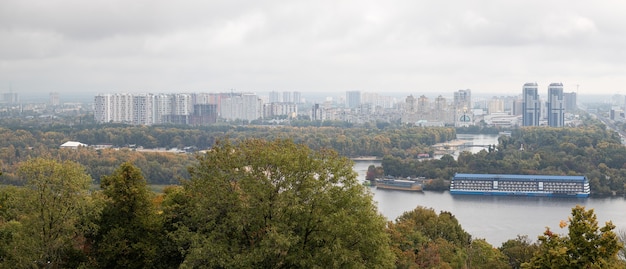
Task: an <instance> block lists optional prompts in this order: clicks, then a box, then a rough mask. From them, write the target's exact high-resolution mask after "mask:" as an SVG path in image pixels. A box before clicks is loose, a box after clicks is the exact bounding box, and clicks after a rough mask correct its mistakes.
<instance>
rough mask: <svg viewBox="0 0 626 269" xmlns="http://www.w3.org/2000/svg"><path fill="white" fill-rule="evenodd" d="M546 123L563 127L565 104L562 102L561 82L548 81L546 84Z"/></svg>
mask: <svg viewBox="0 0 626 269" xmlns="http://www.w3.org/2000/svg"><path fill="white" fill-rule="evenodd" d="M547 108H548V125H550V126H552V127H563V124H564V122H565V118H564V114H565V104H564V102H563V83H550V86H548V107H547Z"/></svg>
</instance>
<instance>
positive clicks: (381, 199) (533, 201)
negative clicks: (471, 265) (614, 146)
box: [354, 135, 626, 247]
mask: <svg viewBox="0 0 626 269" xmlns="http://www.w3.org/2000/svg"><path fill="white" fill-rule="evenodd" d="M457 137H459V139H463V140H472V141H474V143H475V144H476V145H487V144H497V137H496V136H488V135H458V136H457ZM494 141H495V142H494ZM468 150H469V151H472V152H477V151H480V150H481V148H476V147H472V148H468ZM371 164H374V165H380V162H376V161H357V162H355V165H354V171H356V172H357V173H358V174H359V179H360V180H363V181H364V180H365V173H366V171H367V167H368V166H369V165H371ZM370 190H371V192H372V194H373V196H374V201H375V202H376V203H377V206H378V210H379V211H380V212H381V214H383V215H384V216H385V217H386V218H387V219H388V220H395V219H396V218H397V217H398V216H400V215H401V214H402V213H403V212H406V211H410V210H413V209H414V208H416V207H417V206H423V207H426V208H432V209H434V210H435V212H437V213H439V212H440V211H448V212H451V213H452V214H453V215H454V216H456V218H457V219H458V220H459V223H460V224H461V226H462V227H463V229H464V230H465V231H467V232H468V233H470V234H471V235H472V238H484V239H485V240H487V242H489V243H490V244H492V245H493V246H494V247H500V246H501V244H502V243H503V242H505V241H506V240H509V239H515V238H516V237H517V235H528V237H529V238H530V239H531V240H533V241H534V240H536V239H537V236H539V235H541V234H543V232H544V231H545V228H546V227H550V228H551V230H552V231H553V232H556V233H560V234H565V233H567V228H565V229H561V228H559V222H560V221H561V220H567V218H568V216H570V215H571V209H572V207H575V206H576V205H582V206H585V207H586V208H587V209H594V212H595V213H596V215H597V217H598V224H599V226H600V227H601V226H604V223H605V221H609V220H610V221H612V222H613V224H615V225H616V226H617V228H616V231H618V230H626V199H624V198H587V199H576V198H548V197H512V196H497V197H493V196H473V195H463V196H458V195H454V196H453V195H450V193H449V192H447V191H445V192H432V191H425V192H405V191H393V190H379V189H376V188H375V187H370Z"/></svg>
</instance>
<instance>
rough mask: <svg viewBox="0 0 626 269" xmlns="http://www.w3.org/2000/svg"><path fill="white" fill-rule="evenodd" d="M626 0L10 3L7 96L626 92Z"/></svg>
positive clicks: (5, 37) (2, 69)
mask: <svg viewBox="0 0 626 269" xmlns="http://www.w3.org/2000/svg"><path fill="white" fill-rule="evenodd" d="M624 14H626V2H625V1H618V0H608V1H593V2H592V1H582V0H555V1H539V0H527V1H518V0H514V1H484V0H483V1H481V0H477V1H461V0H457V1H455V0H450V1H415V0H405V1H393V0H392V1H369V0H366V1H336V0H319V1H272V0H269V1H250V0H240V1H239V0H229V1H222V0H213V1H165V0H150V1H148V0H136V1H121V0H110V1H79V0H59V1H32V0H3V1H0V92H8V91H13V92H18V93H20V94H22V95H28V94H38V95H39V94H46V93H49V92H60V93H61V94H64V95H67V94H76V95H87V94H97V93H105V92H219V91H230V90H235V91H249V92H259V93H264V92H269V91H272V90H275V91H301V92H303V94H304V93H307V92H311V93H313V92H318V93H319V92H335V93H337V92H344V91H347V90H360V91H366V92H379V93H384V92H398V93H407V94H410V93H414V94H420V93H448V94H449V93H451V92H453V91H456V90H459V89H471V90H472V92H476V93H478V92H481V93H494V94H498V95H513V94H518V93H519V92H521V88H522V85H523V84H524V83H525V82H537V83H538V84H539V88H540V91H542V92H543V91H547V86H548V84H549V83H551V82H562V83H563V84H564V86H565V91H566V92H573V91H576V90H577V89H578V91H579V93H580V94H598V93H603V94H615V93H621V94H626V90H625V89H624V85H626V52H625V50H624V48H626V38H625V37H624V36H625V35H624V33H626V16H624Z"/></svg>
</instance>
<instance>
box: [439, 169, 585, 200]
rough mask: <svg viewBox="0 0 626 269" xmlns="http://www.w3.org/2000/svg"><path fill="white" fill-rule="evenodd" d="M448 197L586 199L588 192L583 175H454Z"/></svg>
mask: <svg viewBox="0 0 626 269" xmlns="http://www.w3.org/2000/svg"><path fill="white" fill-rule="evenodd" d="M450 194H469V195H513V196H545V197H576V198H587V197H589V195H590V194H591V191H590V188H589V180H587V178H586V177H585V176H550V175H508V174H456V175H454V177H453V178H452V181H451V182H450Z"/></svg>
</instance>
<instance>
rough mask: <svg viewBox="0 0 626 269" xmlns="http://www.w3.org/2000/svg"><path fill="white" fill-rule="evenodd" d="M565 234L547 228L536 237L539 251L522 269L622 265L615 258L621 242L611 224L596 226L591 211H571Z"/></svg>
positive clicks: (578, 208)
mask: <svg viewBox="0 0 626 269" xmlns="http://www.w3.org/2000/svg"><path fill="white" fill-rule="evenodd" d="M560 226H561V228H564V227H567V228H568V233H567V235H559V234H557V233H555V232H553V231H552V230H550V228H547V229H546V231H545V232H544V234H543V235H541V236H539V250H538V251H537V252H536V253H535V255H534V256H533V258H532V259H531V261H530V262H528V263H525V264H523V268H624V267H625V266H626V263H624V261H621V260H619V259H618V258H617V253H618V252H619V250H620V249H622V247H623V246H622V243H621V242H620V241H619V240H618V238H617V235H616V234H615V233H614V232H613V229H615V225H613V223H612V222H610V221H609V222H606V224H605V226H603V227H599V226H598V221H597V220H596V215H595V214H594V212H593V209H590V210H586V209H585V207H583V206H576V207H574V208H573V209H572V216H571V217H570V218H569V219H568V221H567V222H565V221H563V222H561V223H560Z"/></svg>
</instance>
